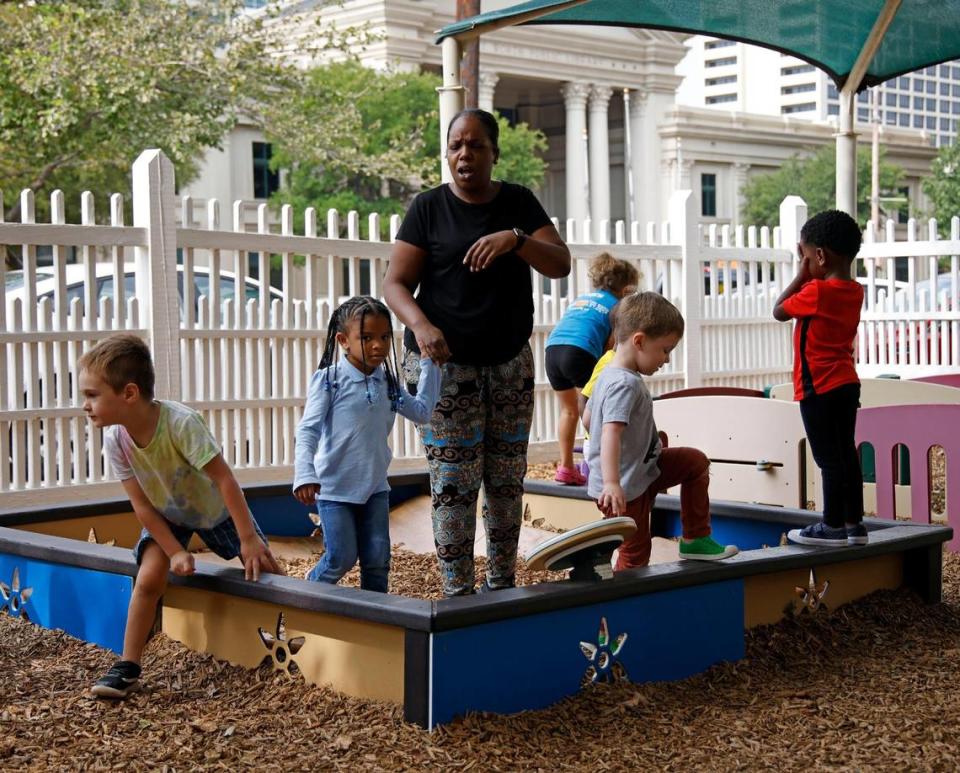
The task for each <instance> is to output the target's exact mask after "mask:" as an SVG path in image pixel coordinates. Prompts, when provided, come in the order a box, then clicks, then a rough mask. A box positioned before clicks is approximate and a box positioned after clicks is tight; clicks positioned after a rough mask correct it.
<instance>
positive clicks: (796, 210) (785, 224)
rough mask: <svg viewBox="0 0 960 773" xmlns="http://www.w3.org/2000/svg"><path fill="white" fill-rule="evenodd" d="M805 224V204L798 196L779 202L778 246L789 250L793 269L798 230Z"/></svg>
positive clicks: (788, 197) (795, 265) (795, 259)
mask: <svg viewBox="0 0 960 773" xmlns="http://www.w3.org/2000/svg"><path fill="white" fill-rule="evenodd" d="M806 222H807V203H806V202H805V201H804V200H803V199H801V198H800V197H799V196H787V198H785V199H784V200H783V201H782V202H780V241H781V244H780V246H781V247H782V248H783V249H785V250H790V252H791V253H794V255H793V264H794V268H795V269H796V268H797V256H796V251H797V250H796V245H797V242H799V241H800V229H801V228H803V224H804V223H806Z"/></svg>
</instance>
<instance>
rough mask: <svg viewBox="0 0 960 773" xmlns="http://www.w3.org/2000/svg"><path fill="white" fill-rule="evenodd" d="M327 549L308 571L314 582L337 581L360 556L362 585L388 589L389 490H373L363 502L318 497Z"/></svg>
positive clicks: (371, 588) (332, 582)
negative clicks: (337, 500)
mask: <svg viewBox="0 0 960 773" xmlns="http://www.w3.org/2000/svg"><path fill="white" fill-rule="evenodd" d="M317 510H318V511H319V513H320V522H321V524H322V528H323V545H324V549H325V552H324V554H323V555H322V556H321V557H320V560H319V561H318V562H317V565H316V566H315V567H313V569H311V570H310V573H309V574H308V575H307V579H308V580H312V581H313V582H329V583H331V584H335V583H337V582H339V580H340V578H341V577H343V575H345V574H346V573H347V572H349V571H350V570H351V569H352V568H353V565H354V564H355V563H357V559H358V558H359V559H360V587H361V588H363V589H364V590H372V591H377V592H379V593H386V592H387V575H388V574H389V572H390V492H388V491H381V492H380V493H379V494H374V495H373V496H372V497H370V499H368V500H367V501H366V502H365V503H363V504H359V505H358V504H353V503H351V502H334V501H332V500H329V499H319V500H317Z"/></svg>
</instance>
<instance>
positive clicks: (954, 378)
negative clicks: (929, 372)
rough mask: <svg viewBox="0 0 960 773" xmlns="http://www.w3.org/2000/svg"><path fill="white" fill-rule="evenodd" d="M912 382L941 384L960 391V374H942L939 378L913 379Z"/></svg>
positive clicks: (924, 377)
mask: <svg viewBox="0 0 960 773" xmlns="http://www.w3.org/2000/svg"><path fill="white" fill-rule="evenodd" d="M910 380H911V381H922V382H924V383H925V384H940V385H942V386H949V387H956V388H957V389H960V373H941V374H940V375H938V376H923V377H921V378H912V379H910Z"/></svg>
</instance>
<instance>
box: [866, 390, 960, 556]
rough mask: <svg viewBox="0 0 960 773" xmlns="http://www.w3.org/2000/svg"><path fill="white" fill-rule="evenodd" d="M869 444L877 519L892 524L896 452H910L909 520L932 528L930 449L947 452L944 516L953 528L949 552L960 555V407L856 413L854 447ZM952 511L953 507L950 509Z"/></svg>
mask: <svg viewBox="0 0 960 773" xmlns="http://www.w3.org/2000/svg"><path fill="white" fill-rule="evenodd" d="M861 443H870V444H871V445H872V446H873V449H874V453H875V455H876V472H877V516H878V517H879V518H891V519H892V518H894V517H895V516H896V510H895V506H894V484H895V481H896V478H895V475H894V457H895V453H894V448H895V447H896V445H897V444H898V443H900V444H902V445H904V446H906V447H907V449H908V450H909V451H910V511H911V513H912V514H913V520H916V521H919V522H922V523H929V522H930V474H929V467H928V453H929V451H930V448H931V446H936V445H938V446H942V447H943V450H944V451H945V452H946V480H947V492H946V496H947V498H946V506H945V510H946V514H947V522H948V523H949V525H950V526H952V527H953V533H954V536H953V539H952V540H951V541H950V542H949V543H948V547H949V548H950V550H952V551H954V552H957V551H960V493H958V492H960V405H885V406H879V407H876V408H861V409H860V411H859V412H858V413H857V445H858V446H859V445H860V444H861ZM951 505H952V507H951Z"/></svg>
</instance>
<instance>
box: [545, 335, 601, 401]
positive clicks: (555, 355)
mask: <svg viewBox="0 0 960 773" xmlns="http://www.w3.org/2000/svg"><path fill="white" fill-rule="evenodd" d="M598 359H599V358H598V357H594V356H593V355H592V354H590V352H588V351H587V350H586V349H581V348H580V347H579V346H570V345H568V344H555V345H553V346H548V347H547V351H546V356H545V358H544V365H545V366H546V370H547V381H549V382H550V386H551V387H553V389H554V390H556V391H557V392H562V391H563V390H564V389H573V388H574V387H577V388H578V389H583V387H584V385H585V384H586V383H587V382H588V381H589V380H590V376H592V375H593V368H594V366H595V365H596V364H597V360H598Z"/></svg>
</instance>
